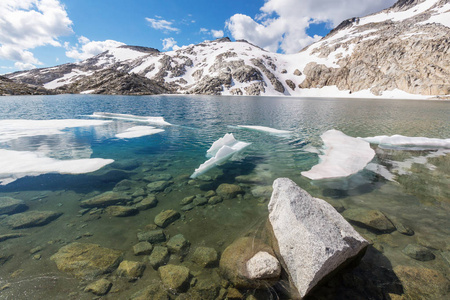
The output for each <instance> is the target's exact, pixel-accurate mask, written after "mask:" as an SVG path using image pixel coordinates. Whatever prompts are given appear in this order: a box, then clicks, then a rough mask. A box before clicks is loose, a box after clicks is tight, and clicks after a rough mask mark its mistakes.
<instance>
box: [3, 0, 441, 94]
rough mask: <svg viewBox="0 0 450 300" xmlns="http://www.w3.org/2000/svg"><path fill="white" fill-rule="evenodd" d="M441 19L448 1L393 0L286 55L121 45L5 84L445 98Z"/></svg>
mask: <svg viewBox="0 0 450 300" xmlns="http://www.w3.org/2000/svg"><path fill="white" fill-rule="evenodd" d="M449 20H450V3H449V1H448V0H399V1H398V2H397V3H396V4H395V5H394V6H392V7H391V8H389V9H386V10H384V11H381V12H379V13H377V14H373V15H370V16H367V17H364V18H352V19H349V20H346V21H344V22H342V23H341V24H340V25H339V26H337V27H336V28H335V29H334V30H332V31H331V32H330V34H328V35H327V36H326V37H324V38H323V39H322V40H320V41H319V42H317V43H315V44H313V45H311V46H309V47H307V48H306V49H304V50H302V51H301V52H299V53H296V54H292V55H284V54H278V53H270V52H267V51H265V50H263V49H261V48H259V47H257V46H255V45H252V44H250V43H248V42H246V41H236V42H231V41H230V40H229V39H228V38H222V39H219V40H215V41H211V42H203V43H200V44H198V45H190V46H184V47H182V48H181V49H178V50H176V51H169V52H159V51H158V50H156V49H152V48H145V47H137V46H122V47H119V48H116V49H113V50H109V51H106V52H104V53H102V54H99V55H97V56H95V57H93V58H90V59H87V60H85V61H82V62H78V63H72V64H65V65H61V66H57V67H53V68H45V69H36V70H31V71H25V72H16V73H13V74H9V75H7V77H8V78H10V79H12V80H13V81H14V82H18V83H26V84H33V85H38V86H42V87H44V88H46V89H49V90H53V91H54V92H57V93H96V94H137V95H142V94H159V93H183V94H216V95H219V94H220V95H267V96H270V95H274V96H280V95H292V96H333V97H336V96H340V97H349V96H352V97H374V96H381V97H406V98H411V97H413V96H414V95H416V96H417V97H422V98H423V97H424V96H445V95H447V96H448V95H450V54H449V53H450V42H449V41H450V21H449ZM413 94H414V95H413Z"/></svg>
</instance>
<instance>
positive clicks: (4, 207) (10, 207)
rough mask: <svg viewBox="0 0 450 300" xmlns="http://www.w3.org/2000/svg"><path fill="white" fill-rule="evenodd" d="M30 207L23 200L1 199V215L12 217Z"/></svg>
mask: <svg viewBox="0 0 450 300" xmlns="http://www.w3.org/2000/svg"><path fill="white" fill-rule="evenodd" d="M27 208H28V206H27V205H26V204H25V202H24V201H23V200H19V199H14V198H11V197H0V215H12V214H15V213H18V212H22V211H25V210H26V209H27Z"/></svg>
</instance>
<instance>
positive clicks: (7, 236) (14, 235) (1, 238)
mask: <svg viewBox="0 0 450 300" xmlns="http://www.w3.org/2000/svg"><path fill="white" fill-rule="evenodd" d="M22 236H24V234H23V233H6V234H0V242H3V241H6V240H9V239H15V238H18V237H22Z"/></svg>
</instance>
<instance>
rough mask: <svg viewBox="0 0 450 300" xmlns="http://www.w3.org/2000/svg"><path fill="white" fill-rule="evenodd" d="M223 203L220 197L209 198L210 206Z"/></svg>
mask: <svg viewBox="0 0 450 300" xmlns="http://www.w3.org/2000/svg"><path fill="white" fill-rule="evenodd" d="M222 201H223V199H222V197H220V196H212V197H211V198H209V200H208V204H211V205H214V204H217V203H220V202H222Z"/></svg>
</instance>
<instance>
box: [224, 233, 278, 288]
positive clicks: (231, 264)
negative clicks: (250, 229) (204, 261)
mask: <svg viewBox="0 0 450 300" xmlns="http://www.w3.org/2000/svg"><path fill="white" fill-rule="evenodd" d="M260 251H264V252H267V253H269V254H270V255H272V256H274V257H275V253H274V252H273V250H272V248H271V247H270V246H269V245H267V244H265V243H263V242H262V241H261V240H259V239H256V238H250V237H243V238H240V239H237V240H236V241H234V242H233V243H232V244H231V245H229V246H228V247H227V248H226V249H225V250H224V251H223V253H222V257H221V258H220V263H219V266H220V270H221V272H222V274H223V275H224V276H225V277H226V278H228V279H229V280H230V281H231V282H232V283H233V284H234V286H235V287H237V288H265V287H267V286H270V285H272V284H274V283H275V282H276V281H277V280H278V278H279V275H280V274H278V275H277V274H274V276H273V277H270V278H265V279H264V280H259V279H252V278H250V274H249V272H248V270H247V262H248V261H249V260H250V259H251V258H252V257H254V255H255V254H256V253H258V252H260Z"/></svg>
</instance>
